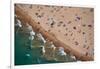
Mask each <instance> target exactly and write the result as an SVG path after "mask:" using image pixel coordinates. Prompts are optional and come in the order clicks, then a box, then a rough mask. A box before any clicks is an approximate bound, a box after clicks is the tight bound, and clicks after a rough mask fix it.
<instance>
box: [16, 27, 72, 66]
mask: <svg viewBox="0 0 100 69" xmlns="http://www.w3.org/2000/svg"><path fill="white" fill-rule="evenodd" d="M28 37H29V34H28V33H26V31H25V27H22V28H18V27H15V43H14V44H15V45H14V46H15V47H14V48H15V52H14V53H15V55H14V58H15V65H30V64H48V63H61V62H62V61H56V60H49V61H48V60H46V58H45V57H44V56H43V53H42V47H41V46H44V43H43V41H41V40H38V39H37V36H34V40H32V41H31V40H29V39H28ZM31 46H32V47H31ZM66 60H68V61H67V62H70V61H72V60H70V57H69V56H68V57H66Z"/></svg>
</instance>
